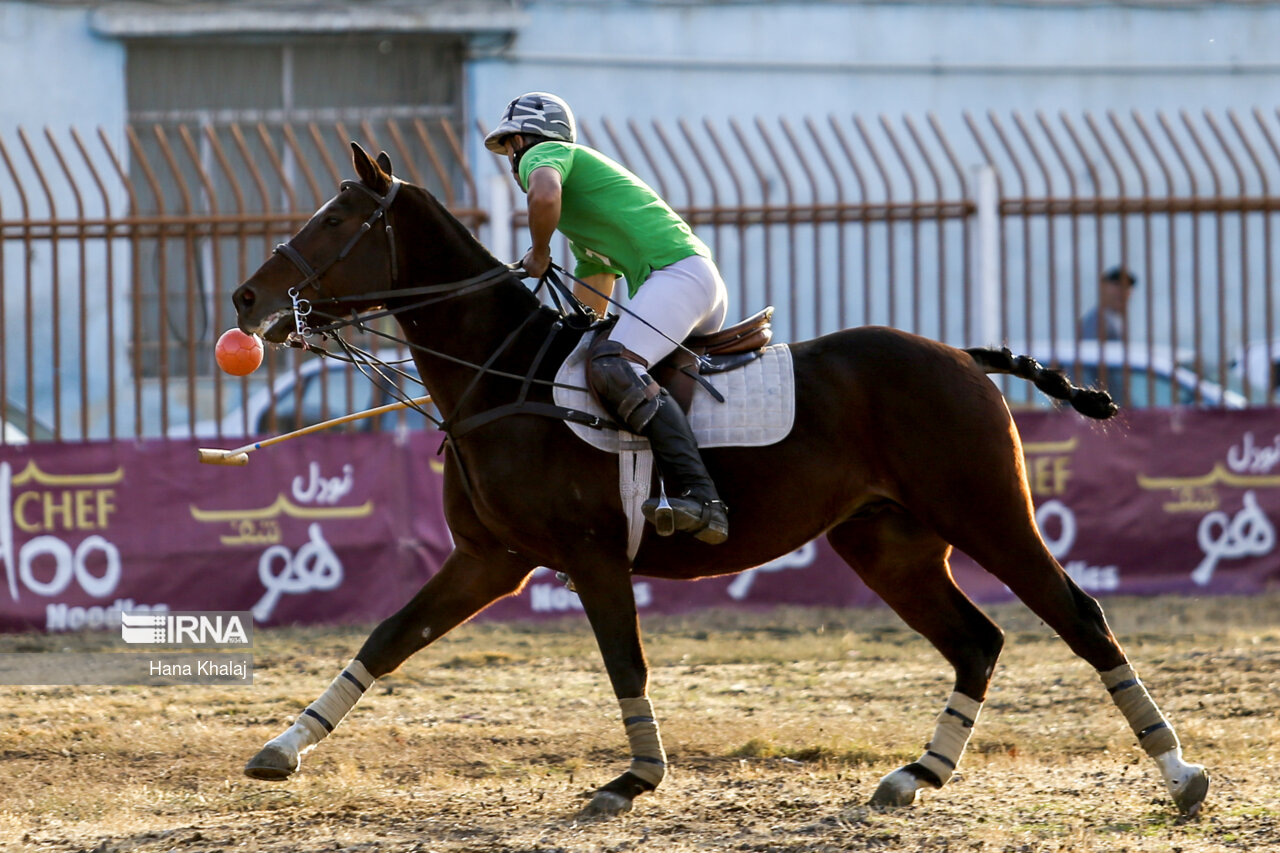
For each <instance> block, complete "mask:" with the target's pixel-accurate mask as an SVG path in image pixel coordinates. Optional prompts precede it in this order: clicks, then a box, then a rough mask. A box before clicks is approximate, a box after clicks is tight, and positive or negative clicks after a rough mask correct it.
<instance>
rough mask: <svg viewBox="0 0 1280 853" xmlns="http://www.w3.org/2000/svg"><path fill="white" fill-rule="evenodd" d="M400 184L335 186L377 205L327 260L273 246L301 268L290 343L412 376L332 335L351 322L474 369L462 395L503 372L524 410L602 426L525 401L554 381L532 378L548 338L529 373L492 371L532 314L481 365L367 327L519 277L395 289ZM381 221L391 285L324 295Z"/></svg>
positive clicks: (489, 275)
mask: <svg viewBox="0 0 1280 853" xmlns="http://www.w3.org/2000/svg"><path fill="white" fill-rule="evenodd" d="M402 184H403V181H401V180H400V179H399V178H395V177H393V178H392V179H391V186H390V188H389V189H388V190H387V192H386V193H384V194H379V193H378V192H376V191H375V190H373V189H371V188H370V187H368V186H365V185H364V184H363V183H359V182H357V181H343V182H342V183H341V184H339V186H338V189H339V192H341V191H343V190H346V189H358V190H360V191H361V192H363V193H364V194H365V195H367V196H369V197H370V198H371V199H373V201H374V203H375V204H376V207H375V208H374V210H373V212H372V213H371V214H369V217H368V218H367V219H365V221H364V222H363V223H361V225H360V229H359V230H358V231H356V233H354V234H352V235H351V237H350V238H349V239H348V240H347V242H346V243H345V244H344V245H343V247H342V249H341V250H340V251H339V252H338V254H337V255H335V256H334V257H333V258H331V259H329V260H328V261H326V262H325V263H323V264H320V265H319V266H314V265H312V264H311V263H310V262H309V261H308V260H307V259H306V258H305V257H303V255H302V253H301V252H299V251H298V250H297V249H296V248H294V246H293V241H292V240H290V241H288V242H285V243H280V244H278V245H277V246H276V247H275V249H274V251H273V254H278V255H283V256H284V257H285V258H287V259H288V260H289V262H290V263H292V264H293V265H294V266H295V267H297V269H298V271H299V272H301V273H302V281H300V282H298V283H297V284H296V285H294V286H292V287H290V288H289V290H288V296H289V299H290V301H291V302H292V305H293V316H294V331H293V332H291V333H290V334H289V340H288V345H289V346H292V347H296V348H299V349H305V350H307V351H309V352H312V353H315V354H316V355H321V356H326V357H329V358H337V359H339V360H341V361H346V362H349V363H351V364H353V365H355V367H356V368H357V369H358V370H360V372H361V373H362V374H364V375H365V377H366V378H368V379H370V380H371V381H372V380H373V376H371V375H370V369H371V370H372V371H374V372H376V373H378V374H379V375H380V376H382V378H383V379H384V380H385V379H387V377H386V376H385V374H383V373H382V371H383V369H388V370H391V371H393V372H395V373H397V374H399V375H400V376H401V377H403V378H407V379H413V377H411V376H409V375H408V374H407V373H405V372H404V371H402V370H399V369H397V368H396V367H394V366H393V365H391V364H388V363H386V362H382V361H381V360H379V359H377V358H375V357H374V356H373V354H372V353H370V352H367V351H365V350H362V349H360V348H358V347H355V346H353V345H352V344H350V343H348V342H347V341H345V340H344V339H343V338H342V337H341V336H339V335H337V334H335V333H336V332H337V331H338V330H339V329H341V328H344V327H347V326H354V327H356V328H358V329H361V330H362V331H365V332H368V333H371V334H374V335H377V336H379V337H382V338H386V339H388V340H390V341H394V342H396V343H398V344H401V345H404V346H407V347H409V348H410V349H411V350H417V351H421V352H424V353H428V354H430V355H434V356H436V357H439V358H442V359H444V360H446V361H452V362H454V363H456V364H461V365H464V366H467V367H471V368H473V369H475V370H476V371H477V374H476V377H475V380H474V381H473V382H472V384H471V386H470V387H469V388H468V390H467V392H466V393H464V395H463V397H464V398H465V397H466V396H469V395H470V393H471V391H472V390H473V389H474V386H475V384H476V381H478V380H479V378H480V376H482V375H484V374H490V375H497V376H505V377H508V378H512V379H520V380H522V381H523V383H524V384H523V387H522V391H521V394H520V403H519V405H520V406H521V408H522V410H524V411H528V410H529V409H530V408H538V407H543V408H546V409H548V410H550V409H555V413H554V414H555V416H556V417H565V416H566V414H567V415H568V416H570V417H572V418H574V419H576V420H579V421H580V422H589V423H590V424H591V425H592V426H597V427H598V426H600V425H601V423H600V419H599V418H597V417H595V416H594V415H588V414H586V413H582V412H576V411H573V410H568V409H560V408H559V407H552V406H545V405H544V404H538V403H532V402H526V401H525V397H526V395H527V394H528V390H529V386H530V385H532V384H540V385H541V384H546V385H555V384H557V383H555V382H549V381H548V380H540V379H535V378H534V373H535V372H536V370H537V367H538V364H539V363H540V362H541V359H542V356H543V355H544V354H545V353H546V350H547V347H548V345H549V344H550V342H551V337H548V338H547V339H546V340H545V342H544V343H543V347H542V349H541V350H540V351H539V353H538V356H537V358H536V359H535V362H534V364H533V366H532V367H531V368H530V370H529V372H528V373H526V374H524V375H520V374H512V373H506V372H504V371H500V370H495V369H494V368H493V363H494V362H495V361H496V360H497V358H498V356H499V355H501V354H502V353H503V352H504V351H505V350H506V349H507V348H508V347H509V346H510V345H511V344H512V343H514V342H515V339H516V338H517V336H518V335H519V333H520V332H522V331H523V330H524V329H525V327H526V326H527V325H528V324H529V323H530V322H532V321H533V319H534V318H535V316H536V315H535V314H534V313H531V314H530V315H529V316H528V317H527V318H526V320H525V322H524V323H523V324H521V325H520V327H519V328H518V329H516V330H515V331H513V332H512V333H511V334H510V335H509V336H508V337H507V339H506V340H505V341H504V342H503V344H502V345H501V346H500V347H499V348H498V350H497V351H496V352H494V353H493V354H492V355H491V356H490V357H489V359H488V360H487V362H486V363H485V364H475V363H472V362H469V361H466V360H464V359H459V358H456V357H453V356H450V355H448V354H447V353H442V352H438V351H436V350H433V349H430V348H428V347H424V346H422V345H421V344H415V343H412V342H410V341H406V340H403V339H401V338H397V337H395V336H393V335H389V334H386V333H384V332H381V331H378V330H376V329H373V328H370V327H368V326H366V325H365V324H366V323H368V322H369V321H371V320H375V319H379V318H382V317H387V316H394V315H396V314H400V313H403V312H405V311H410V310H414V309H417V308H421V307H423V306H426V305H429V304H432V303H434V302H440V301H444V300H447V299H452V298H454V297H457V296H461V295H463V294H464V293H469V292H472V291H474V290H480V289H482V288H486V287H491V286H492V285H494V284H495V283H497V282H498V281H499V280H503V279H507V280H510V279H513V278H518V274H517V271H516V269H517V268H513V267H506V266H500V267H496V268H494V269H490V270H487V271H486V272H483V273H480V274H479V275H475V276H471V277H470V278H465V279H461V280H459V281H451V282H446V283H443V284H430V285H424V286H421V287H410V288H396V284H397V282H398V279H399V268H398V264H397V261H396V243H395V232H394V230H393V228H392V224H391V205H392V203H393V202H394V201H395V198H396V195H397V194H398V193H399V191H400V187H401V185H402ZM379 221H383V222H385V223H386V225H385V228H384V229H383V230H384V232H385V233H386V235H387V249H388V253H389V256H390V267H391V279H390V283H391V288H392V289H390V290H385V291H378V292H374V293H362V294H357V295H352V296H328V295H326V294H325V293H324V292H323V290H322V289H321V286H320V280H321V279H322V278H323V277H324V275H325V273H327V272H328V271H329V270H330V269H332V268H333V267H334V266H335V265H337V264H338V263H340V262H342V261H343V260H344V259H345V258H346V257H347V256H348V255H349V254H350V253H351V251H352V250H353V249H354V248H355V246H356V244H357V243H359V242H360V239H361V238H362V237H364V235H365V234H368V233H369V232H370V231H372V230H373V227H374V225H375V224H377V223H378V222H379ZM306 288H314V289H315V294H314V296H313V297H312V298H311V299H308V298H305V297H303V296H302V292H303V291H304V290H305V289H306ZM567 292H568V291H567V289H566V293H567ZM415 296H418V297H426V298H425V299H418V300H414V301H412V302H408V303H405V302H401V304H399V305H396V306H395V307H390V308H386V309H384V310H382V311H374V312H369V313H364V314H360V313H354V312H353V315H352V316H350V317H348V316H345V315H333V314H324V313H323V312H317V313H319V314H320V316H323V317H324V318H325V319H326V320H327V321H329V322H326V323H325V324H324V325H322V326H318V327H316V328H312V327H311V326H310V325H309V318H310V317H311V316H312V313H313V311H315V305H317V304H322V305H341V304H343V303H352V302H376V301H380V300H386V299H392V298H394V299H397V300H402V299H404V298H406V297H415ZM579 309H580V306H579ZM559 327H560V323H558V322H557V324H556V325H555V329H558V328H559ZM313 336H318V337H320V338H329V339H332V340H334V341H336V342H337V344H338V345H339V346H340V347H342V349H343V350H344V351H345V352H346V355H345V356H342V355H339V354H337V353H334V352H331V351H329V350H327V349H325V348H324V347H322V346H317V345H315V344H312V343H311V342H310V341H308V340H307V339H308V338H310V337H313ZM375 362H376V364H375ZM415 381H416V380H415ZM388 384H389V385H390V387H392V388H396V386H395V384H394V383H388ZM391 393H392V395H393V396H395V397H396V398H397V399H400V401H401V402H403V403H407V404H409V406H410V407H411V408H414V409H416V410H417V411H419V412H420V413H422V414H423V415H426V416H427V417H428V418H429V419H430V420H432V421H435V422H436V424H437V426H439V427H440V428H441V429H442V430H444V431H445V432H446V433H448V434H450V435H451V436H453V437H456V436H457V434H459V433H458V432H457V431H456V430H453V429H451V428H450V427H451V425H449V424H445V423H441V422H440V421H438V420H437V419H436V418H435V417H434V416H432V415H431V414H430V413H429V412H426V411H424V410H423V409H422V408H421V407H419V406H417V405H413V404H412V401H410V400H409V398H408V396H407V395H404V394H403V392H400V391H399V389H398V388H397V389H396V390H395V391H393V392H391ZM507 413H509V412H508V411H506V410H504V411H503V412H502V414H504V415H505V414H507ZM542 413H544V414H549V413H550V412H549V411H548V412H542ZM487 421H488V418H485V419H483V422H487ZM475 425H476V426H479V425H480V424H479V423H476V424H475ZM470 428H473V427H468V428H467V430H466V431H469V430H470Z"/></svg>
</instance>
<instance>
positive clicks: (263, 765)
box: [244, 745, 298, 782]
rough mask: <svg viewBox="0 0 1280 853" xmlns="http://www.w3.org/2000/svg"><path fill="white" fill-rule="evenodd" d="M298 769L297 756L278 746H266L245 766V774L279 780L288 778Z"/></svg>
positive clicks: (250, 776) (273, 780)
mask: <svg viewBox="0 0 1280 853" xmlns="http://www.w3.org/2000/svg"><path fill="white" fill-rule="evenodd" d="M297 769H298V758H297V756H293V755H289V754H288V753H287V752H285V751H284V750H283V749H280V748H279V747H277V746H270V745H268V746H264V747H263V748H262V749H261V750H259V751H258V754H257V755H255V756H254V757H253V758H250V759H249V763H248V764H246V765H245V766H244V775H246V776H248V777H249V778H250V779H264V780H266V781H268V782H279V781H281V780H283V779H288V778H289V777H290V776H292V775H293V774H294V773H295V772H297Z"/></svg>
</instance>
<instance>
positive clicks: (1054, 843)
mask: <svg viewBox="0 0 1280 853" xmlns="http://www.w3.org/2000/svg"><path fill="white" fill-rule="evenodd" d="M1104 606H1105V607H1106V609H1107V611H1108V615H1109V617H1110V619H1111V623H1112V626H1113V628H1114V629H1115V630H1116V632H1117V634H1119V635H1120V636H1121V639H1122V641H1123V642H1124V643H1125V645H1126V647H1127V648H1128V650H1129V653H1130V655H1131V657H1132V658H1133V659H1134V661H1135V663H1136V665H1137V667H1138V669H1139V672H1140V673H1142V674H1143V676H1144V677H1145V679H1146V682H1147V685H1148V687H1149V689H1150V690H1151V692H1152V693H1153V695H1154V696H1155V697H1156V699H1157V701H1159V702H1161V703H1162V705H1163V707H1164V709H1165V711H1166V713H1167V714H1168V715H1169V716H1170V717H1171V718H1172V719H1173V721H1174V722H1175V724H1176V725H1177V726H1178V729H1179V732H1180V734H1181V736H1182V739H1183V743H1184V745H1185V746H1186V748H1187V752H1188V756H1189V757H1190V758H1191V759H1192V760H1197V761H1201V762H1203V763H1204V764H1206V765H1208V766H1209V767H1210V770H1211V772H1212V774H1213V786H1212V788H1211V790H1210V798H1209V801H1208V804H1207V805H1206V808H1205V811H1204V814H1203V815H1202V816H1201V817H1200V818H1199V819H1197V820H1193V821H1182V820H1179V819H1178V817H1177V815H1176V812H1175V810H1174V808H1173V806H1172V804H1171V803H1170V802H1169V800H1168V798H1167V797H1166V796H1165V793H1164V791H1163V788H1162V785H1161V783H1160V780H1159V777H1158V774H1157V773H1156V771H1155V768H1154V766H1153V765H1152V764H1151V762H1149V761H1148V760H1147V759H1146V758H1145V756H1143V755H1142V754H1141V753H1140V752H1139V750H1138V749H1137V746H1136V744H1135V743H1134V738H1133V736H1132V735H1131V734H1130V733H1129V732H1128V730H1127V728H1126V726H1125V724H1124V722H1123V720H1122V719H1121V717H1120V715H1119V713H1118V712H1117V711H1116V710H1115V709H1114V707H1113V706H1112V705H1111V702H1110V701H1109V700H1108V699H1107V697H1106V694H1105V691H1104V690H1103V689H1102V687H1101V684H1100V683H1099V681H1098V679H1097V677H1096V676H1095V675H1094V674H1093V673H1092V672H1091V671H1090V670H1089V668H1088V667H1087V666H1086V665H1085V664H1084V663H1083V662H1081V661H1079V660H1077V659H1076V658H1074V657H1073V656H1072V655H1071V654H1070V652H1069V651H1068V650H1067V649H1066V647H1065V646H1064V645H1063V644H1062V643H1061V642H1060V641H1059V640H1057V639H1056V638H1054V637H1053V636H1052V635H1051V632H1050V631H1049V630H1048V629H1046V628H1045V627H1044V626H1043V625H1041V624H1040V623H1039V621H1038V620H1036V619H1035V617H1033V616H1032V615H1030V614H1029V613H1028V612H1027V611H1026V610H1024V609H1022V608H1021V607H1019V606H1017V605H1010V606H1004V607H998V608H992V609H991V612H992V613H993V615H995V617H996V618H997V620H998V621H999V622H1000V623H1001V624H1002V625H1003V626H1004V627H1005V629H1006V632H1007V634H1008V639H1007V643H1006V647H1005V653H1004V656H1003V658H1002V660H1001V666H1000V667H999V669H998V671H997V673H996V678H995V684H994V688H993V690H992V693H991V695H990V697H989V701H988V702H987V705H986V707H985V709H984V710H983V713H982V719H981V721H980V723H979V725H978V728H977V730H976V733H975V734H974V737H973V740H972V742H971V744H970V749H969V752H968V754H967V756H966V758H965V760H964V762H963V763H962V764H961V774H960V775H959V776H958V777H957V779H956V780H955V781H953V783H952V784H950V785H948V786H947V787H946V788H945V789H943V790H941V791H936V792H929V793H928V794H927V795H926V796H924V797H922V800H921V802H919V803H917V805H915V806H914V807H911V808H908V809H902V810H896V811H878V810H873V809H869V808H867V807H866V806H865V805H864V804H865V802H866V800H867V798H868V797H869V796H870V795H871V792H872V791H873V790H874V788H875V785H876V782H877V780H878V779H879V777H880V776H881V775H882V774H884V773H886V772H887V771H889V770H890V769H892V768H894V767H896V766H898V765H899V764H901V763H903V762H906V761H909V760H911V759H913V758H915V757H916V756H917V755H918V754H919V752H920V749H921V746H922V744H923V743H924V741H925V740H926V739H927V738H928V736H929V734H930V733H931V731H932V725H933V718H934V716H935V715H936V714H937V712H938V711H939V709H940V708H941V705H942V703H943V701H944V699H945V697H946V696H947V694H948V693H949V691H950V686H951V685H950V674H949V672H948V670H947V668H946V666H945V664H944V663H943V662H942V660H941V658H940V657H939V656H938V655H937V654H936V653H935V652H934V651H933V650H932V648H931V647H929V646H928V645H927V643H925V642H924V641H923V640H922V639H920V638H919V637H918V636H917V635H916V634H914V633H912V632H911V631H909V630H908V629H906V628H905V627H904V626H902V624H901V623H900V622H899V621H898V620H897V618H896V617H895V616H893V614H892V613H890V612H888V611H887V610H870V611H808V610H805V611H801V610H779V611H773V612H769V613H760V614H750V615H742V614H723V613H717V614H705V613H704V614H698V615H695V616H689V617H685V618H669V619H657V618H653V619H648V620H646V635H647V639H648V649H649V655H650V658H651V662H652V664H653V673H652V685H651V689H650V693H651V695H652V697H653V700H654V705H655V707H656V709H657V710H658V712H659V714H660V715H661V720H662V723H663V735H664V737H665V740H666V744H667V747H668V751H669V753H670V758H671V767H670V770H669V773H668V776H667V781H666V782H665V783H664V784H663V786H662V787H661V789H660V790H659V791H658V792H657V793H656V794H653V795H649V796H646V797H641V798H640V799H639V800H637V805H636V808H635V810H634V811H633V812H631V813H630V814H628V815H625V816H623V817H620V818H616V819H613V820H608V821H597V822H592V821H582V820H579V819H577V817H576V815H577V813H578V810H579V809H580V808H581V807H582V806H583V805H584V804H585V803H586V801H587V799H586V798H587V796H588V795H589V792H590V791H591V790H592V789H593V788H594V787H595V786H596V785H599V784H602V783H603V782H605V781H607V780H608V779H610V778H612V777H613V776H614V775H616V774H617V773H618V772H620V771H621V770H622V769H624V768H625V766H626V764H625V759H624V753H625V751H626V750H625V737H624V735H623V732H622V727H621V724H620V722H619V721H618V719H617V716H618V711H617V705H616V703H615V702H614V701H613V697H612V694H611V692H610V690H609V687H608V684H607V681H606V679H605V676H604V673H603V669H602V667H601V665H600V662H599V657H598V655H597V653H596V651H595V647H594V643H593V641H592V639H591V637H590V634H589V632H588V630H587V628H586V626H585V623H583V622H566V623H559V624H556V625H549V626H548V625H539V626H529V625H494V624H478V625H470V626H464V627H463V628H461V629H459V630H458V631H456V632H455V633H454V634H453V635H451V636H449V637H446V638H445V639H444V640H442V641H440V642H439V643H437V644H436V645H435V646H434V647H433V648H431V649H430V650H428V651H427V652H425V653H423V654H421V655H419V656H418V657H417V658H415V659H412V660H410V661H409V663H408V664H406V665H405V667H403V669H402V670H401V671H400V672H398V673H396V674H394V675H393V676H390V677H388V678H386V679H383V680H382V681H379V682H378V683H377V685H376V686H375V687H374V689H373V690H371V691H370V693H369V694H368V695H366V696H365V698H364V699H363V700H362V702H361V703H360V704H359V705H358V706H357V707H356V709H355V710H354V711H353V712H352V714H351V715H350V716H349V717H348V718H347V721H346V722H345V723H344V724H343V725H342V726H341V727H340V728H339V729H338V730H337V731H336V732H335V734H334V735H333V736H332V737H330V738H329V739H328V740H327V741H326V742H325V743H323V744H322V745H321V746H320V747H319V748H318V749H317V750H316V751H315V752H313V753H311V754H310V755H309V756H307V758H306V759H305V760H304V763H303V768H302V772H301V773H300V774H299V775H297V776H295V777H294V778H293V779H292V780H290V781H288V782H285V783H277V784H272V783H264V782H255V781H252V780H249V779H247V778H245V777H244V776H243V775H241V767H242V766H243V764H244V761H245V760H246V759H247V758H248V757H249V756H250V755H252V754H253V753H254V752H255V751H256V750H257V749H258V747H259V746H260V745H261V744H262V742H263V741H265V740H266V739H267V738H269V737H271V736H273V735H275V734H277V733H278V732H279V731H280V730H282V728H283V727H284V726H285V725H287V723H288V722H289V721H290V720H291V719H292V718H293V717H294V715H296V714H297V713H298V712H299V711H300V710H301V709H302V708H303V707H304V706H305V704H306V703H307V702H309V701H310V700H312V699H313V698H315V696H317V695H318V693H319V692H320V691H321V690H322V689H323V688H324V687H325V686H326V685H327V684H328V682H329V680H330V679H331V678H332V677H333V676H334V675H335V674H336V673H337V671H338V669H340V667H341V666H342V664H343V662H344V661H345V660H347V659H348V658H349V657H350V656H351V655H352V653H353V652H354V651H355V649H356V648H357V647H358V646H359V644H360V642H361V640H362V639H363V636H364V633H365V632H364V630H363V629H331V630H319V629H291V630H280V631H273V632H259V634H258V636H257V638H256V640H257V642H256V647H257V648H256V663H257V667H258V669H257V674H256V683H255V685H254V686H253V687H252V688H237V689H222V688H204V687H199V688H194V687H185V688H144V687H117V688H107V687H85V688H63V687H44V688H20V687H2V688H0V850H3V851H5V853H13V852H14V851H77V850H84V851H98V853H114V852H115V851H120V853H124V851H139V853H158V851H169V850H179V851H231V850H256V851H280V853H284V851H291V852H292V851H311V850H333V851H339V850H347V851H374V850H414V851H441V853H446V852H447V853H455V852H456V851H530V853H532V851H547V853H550V851H624V850H652V851H694V850H712V851H730V850H734V851H826V850H831V851H835V850H842V851H843V850H852V851H858V850H885V851H917V850H920V851H1018V853H1022V851H1028V853H1030V851H1067V850H1070V851H1083V850H1099V851H1161V853H1167V851H1175V853H1207V851H1239V850H1259V851H1261V850H1277V849H1280V795H1278V792H1280V763H1278V762H1277V757H1278V756H1280V747H1278V746H1277V745H1276V744H1277V739H1278V735H1280V722H1278V721H1277V715H1276V708H1277V703H1278V697H1280V594H1272V595H1269V596H1261V597H1256V598H1252V599H1159V600H1148V601H1137V600H1132V599H1112V600H1109V601H1106V602H1104ZM76 642H77V641H76V640H75V639H74V638H73V639H68V638H57V639H50V638H44V637H12V636H10V637H0V650H4V651H12V650H15V649H33V648H37V647H40V648H49V649H56V648H62V647H67V646H69V645H74V644H75V643H76ZM86 642H88V643H92V640H91V639H90V640H88V641H86Z"/></svg>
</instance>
